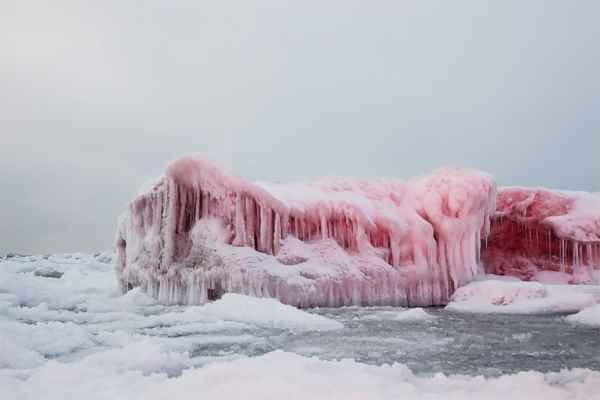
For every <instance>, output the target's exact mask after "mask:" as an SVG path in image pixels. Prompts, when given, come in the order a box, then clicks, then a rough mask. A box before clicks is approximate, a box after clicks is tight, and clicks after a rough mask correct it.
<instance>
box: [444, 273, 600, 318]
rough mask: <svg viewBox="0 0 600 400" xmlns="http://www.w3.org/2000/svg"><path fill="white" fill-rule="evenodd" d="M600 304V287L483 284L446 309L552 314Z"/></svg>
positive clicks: (473, 286) (458, 296)
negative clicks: (599, 302)
mask: <svg viewBox="0 0 600 400" xmlns="http://www.w3.org/2000/svg"><path fill="white" fill-rule="evenodd" d="M599 300H600V286H573V285H543V284H541V283H539V282H515V281H502V280H496V279H492V280H480V281H477V282H473V283H470V284H469V285H466V286H463V287H461V288H459V289H458V290H457V291H456V292H455V293H454V296H453V297H452V301H451V302H450V303H449V304H448V305H447V306H446V308H447V309H449V310H454V311H461V312H474V313H502V314H553V313H569V312H577V311H579V310H582V309H584V308H586V307H589V306H591V305H593V304H595V303H597V302H598V301H599Z"/></svg>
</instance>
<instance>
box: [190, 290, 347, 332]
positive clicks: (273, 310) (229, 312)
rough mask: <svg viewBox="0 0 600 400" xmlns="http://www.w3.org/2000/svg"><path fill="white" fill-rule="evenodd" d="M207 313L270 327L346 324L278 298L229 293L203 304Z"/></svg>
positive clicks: (318, 327) (331, 327)
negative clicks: (300, 308)
mask: <svg viewBox="0 0 600 400" xmlns="http://www.w3.org/2000/svg"><path fill="white" fill-rule="evenodd" d="M199 312H200V313H201V314H203V315H207V316H211V317H215V318H222V319H226V320H228V321H239V322H246V323H252V324H255V325H258V326H266V327H270V328H285V329H296V330H306V329H309V330H334V329H341V328H342V327H343V325H342V324H340V323H339V322H337V321H333V320H331V319H327V318H325V317H322V316H320V315H315V314H308V313H306V312H304V311H301V310H298V309H297V308H294V307H291V306H288V305H284V304H281V303H280V302H279V301H277V300H275V299H259V298H253V297H248V296H242V295H239V294H233V293H228V294H226V295H225V296H223V298H222V299H220V300H217V301H216V302H214V303H209V304H205V305H204V306H202V307H200V308H199Z"/></svg>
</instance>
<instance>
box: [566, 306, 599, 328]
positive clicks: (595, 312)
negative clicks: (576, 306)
mask: <svg viewBox="0 0 600 400" xmlns="http://www.w3.org/2000/svg"><path fill="white" fill-rule="evenodd" d="M565 319H566V320H567V321H569V322H573V323H577V324H583V325H591V326H598V327H600V304H597V305H594V306H591V307H588V308H585V309H583V310H581V311H579V312H578V313H577V314H573V315H569V316H567V317H566V318H565Z"/></svg>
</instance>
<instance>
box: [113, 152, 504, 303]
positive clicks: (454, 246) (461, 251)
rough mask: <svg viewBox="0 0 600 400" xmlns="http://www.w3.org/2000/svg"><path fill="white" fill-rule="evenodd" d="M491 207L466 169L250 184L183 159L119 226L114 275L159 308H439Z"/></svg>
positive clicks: (485, 181)
mask: <svg viewBox="0 0 600 400" xmlns="http://www.w3.org/2000/svg"><path fill="white" fill-rule="evenodd" d="M495 198H496V188H495V182H494V180H493V178H492V177H491V176H489V175H487V174H484V173H481V172H478V171H472V170H465V169H441V170H438V171H435V172H434V173H432V174H431V175H428V176H424V177H419V178H416V179H413V180H410V181H407V182H401V181H396V180H372V181H367V180H357V179H326V180H321V181H317V182H311V183H302V184H299V183H298V184H288V185H281V184H277V185H275V184H265V183H261V184H251V183H248V182H244V181H243V180H241V179H240V178H238V177H237V176H235V175H233V174H230V173H228V172H226V171H225V169H223V168H220V167H218V166H216V165H215V164H213V163H211V162H208V161H206V160H205V159H203V158H202V157H199V156H193V157H187V158H182V159H180V160H177V161H176V162H174V163H173V164H171V165H170V166H169V168H168V170H167V172H166V174H165V176H164V177H163V178H162V179H160V180H159V181H158V182H157V183H156V184H155V185H154V186H153V188H152V189H151V190H150V191H148V192H147V193H144V194H141V195H140V196H138V197H137V198H136V199H135V200H134V201H133V202H132V203H131V204H130V206H129V209H128V210H127V212H126V213H125V214H124V215H123V216H122V217H121V219H120V223H119V228H118V232H117V255H116V257H115V258H116V263H115V264H116V272H117V275H118V278H119V282H120V285H121V288H122V290H123V291H127V290H128V289H131V288H133V287H136V286H140V287H142V288H143V289H144V290H145V291H147V292H148V293H150V294H151V295H152V296H154V297H156V298H157V299H158V300H159V301H160V302H161V303H187V304H202V303H205V302H206V301H208V300H213V299H216V298H219V297H220V296H221V295H222V294H223V293H226V292H234V293H241V294H247V295H252V296H257V297H275V298H277V299H279V300H280V301H282V302H283V303H286V304H290V305H295V306H301V307H310V306H342V305H404V306H406V305H410V306H421V305H439V304H445V303H446V302H447V301H448V299H449V298H450V296H451V294H452V293H453V292H454V290H455V289H456V288H457V287H460V286H462V285H464V284H466V283H468V282H470V281H471V280H473V278H474V276H475V275H476V274H477V273H478V272H479V255H480V244H481V239H482V238H484V237H485V236H486V235H487V234H488V232H489V226H490V216H491V215H492V213H494V211H495Z"/></svg>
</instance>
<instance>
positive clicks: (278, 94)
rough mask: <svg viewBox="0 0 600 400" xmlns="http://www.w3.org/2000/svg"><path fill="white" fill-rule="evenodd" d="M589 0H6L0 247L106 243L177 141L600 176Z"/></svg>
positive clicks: (543, 180)
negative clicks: (120, 216) (127, 209)
mask: <svg viewBox="0 0 600 400" xmlns="http://www.w3.org/2000/svg"><path fill="white" fill-rule="evenodd" d="M599 15H600V2H597V1H585V0H581V1H576V2H567V1H552V0H548V1H497V2H487V1H452V2H449V1H354V0H344V1H325V2H323V1H311V0H307V1H268V0H265V1H226V0H225V1H201V0H193V1H192V0H190V1H186V0H174V1H155V0H149V1H144V2H139V1H133V0H118V1H117V0H107V1H102V2H87V1H71V0H61V1H59V2H57V1H30V0H18V1H17V0H14V1H13V0H0V188H1V189H0V254H2V253H6V252H19V253H28V254H31V253H33V254H44V253H56V252H72V251H83V252H92V251H96V250H103V249H109V248H111V247H112V246H113V242H114V232H115V227H116V220H117V217H118V215H119V214H120V213H121V212H123V211H124V210H125V209H126V207H127V204H128V202H129V201H131V200H132V199H133V198H134V196H135V195H136V194H137V193H138V191H139V189H140V187H142V186H143V185H144V184H145V183H146V182H148V181H149V180H152V179H154V178H155V177H157V176H159V175H160V174H161V173H162V171H164V169H165V167H166V165H168V163H169V162H170V161H172V160H174V159H176V158H177V157H179V156H182V155H186V154H190V153H198V152H199V153H203V154H204V155H205V156H206V157H208V158H210V159H213V160H215V161H217V162H220V163H221V164H225V165H227V166H229V167H230V169H231V170H233V171H235V172H237V173H238V174H239V175H241V176H243V177H245V178H248V179H250V180H262V181H264V180H267V181H269V180H271V181H293V180H304V179H311V178H316V177H319V176H332V175H333V176H339V175H343V176H356V177H389V178H409V177H411V176H414V175H417V174H421V173H424V172H427V171H431V170H433V169H435V168H437V167H440V166H445V165H455V166H465V167H470V168H477V169H481V170H485V171H487V172H489V173H491V174H493V175H494V176H495V177H496V179H497V181H498V184H500V185H531V186H546V187H553V188H563V189H572V190H588V191H600V156H599V155H598V153H599V150H600V73H599V71H600V24H599V23H598V16H599Z"/></svg>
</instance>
